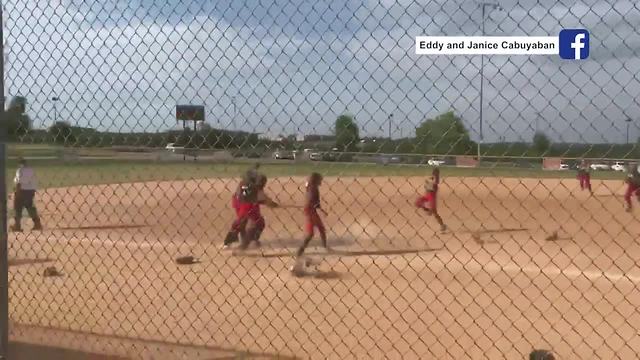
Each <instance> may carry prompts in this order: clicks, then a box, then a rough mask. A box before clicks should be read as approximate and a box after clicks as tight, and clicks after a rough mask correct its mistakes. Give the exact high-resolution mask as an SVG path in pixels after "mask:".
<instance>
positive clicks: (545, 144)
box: [533, 132, 551, 155]
mask: <svg viewBox="0 0 640 360" xmlns="http://www.w3.org/2000/svg"><path fill="white" fill-rule="evenodd" d="M550 147H551V141H549V137H547V135H545V134H544V133H542V132H536V133H535V135H533V148H534V149H535V150H536V151H537V152H538V154H539V155H543V154H545V153H546V152H547V151H548V150H549V148H550Z"/></svg>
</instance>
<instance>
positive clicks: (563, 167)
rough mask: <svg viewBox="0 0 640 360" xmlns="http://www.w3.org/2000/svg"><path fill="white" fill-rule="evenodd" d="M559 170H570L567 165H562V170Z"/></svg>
mask: <svg viewBox="0 0 640 360" xmlns="http://www.w3.org/2000/svg"><path fill="white" fill-rule="evenodd" d="M558 170H569V165H567V164H560V168H559V169H558Z"/></svg>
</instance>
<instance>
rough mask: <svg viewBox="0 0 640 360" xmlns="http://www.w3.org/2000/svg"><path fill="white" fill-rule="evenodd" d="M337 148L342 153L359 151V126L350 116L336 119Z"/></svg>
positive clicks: (341, 116)
mask: <svg viewBox="0 0 640 360" xmlns="http://www.w3.org/2000/svg"><path fill="white" fill-rule="evenodd" d="M335 130H336V147H337V148H338V149H339V150H340V151H357V146H358V142H359V141H360V131H359V130H358V125H357V124H356V123H355V121H354V120H353V117H352V116H350V115H345V114H343V115H340V116H338V118H337V119H336V129H335Z"/></svg>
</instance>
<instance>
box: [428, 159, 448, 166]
mask: <svg viewBox="0 0 640 360" xmlns="http://www.w3.org/2000/svg"><path fill="white" fill-rule="evenodd" d="M427 164H429V166H441V165H444V164H445V161H444V160H436V159H429V160H428V161H427Z"/></svg>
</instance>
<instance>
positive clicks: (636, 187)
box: [624, 164, 640, 212]
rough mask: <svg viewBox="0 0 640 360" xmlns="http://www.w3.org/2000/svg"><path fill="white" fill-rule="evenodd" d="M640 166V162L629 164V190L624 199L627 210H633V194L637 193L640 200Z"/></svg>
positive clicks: (627, 179)
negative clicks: (639, 163)
mask: <svg viewBox="0 0 640 360" xmlns="http://www.w3.org/2000/svg"><path fill="white" fill-rule="evenodd" d="M639 167H640V166H639V165H638V164H629V166H628V167H627V177H626V179H625V183H626V184H627V191H626V192H625V193H624V201H625V203H626V205H627V206H626V210H627V212H631V211H632V205H631V195H635V196H636V199H638V201H639V202H640V168H639Z"/></svg>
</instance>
